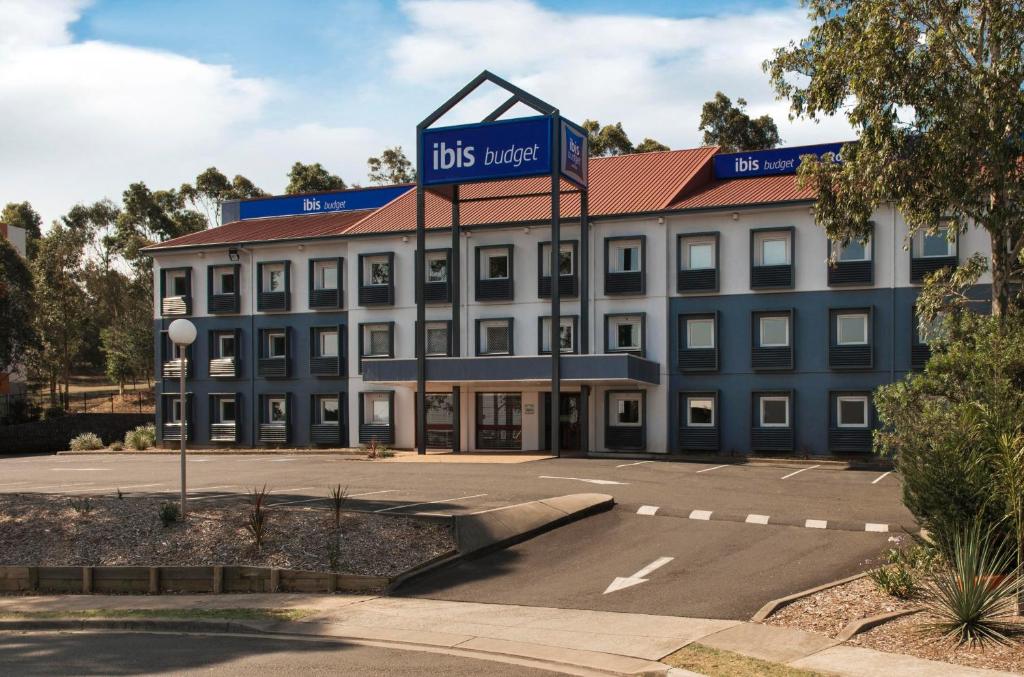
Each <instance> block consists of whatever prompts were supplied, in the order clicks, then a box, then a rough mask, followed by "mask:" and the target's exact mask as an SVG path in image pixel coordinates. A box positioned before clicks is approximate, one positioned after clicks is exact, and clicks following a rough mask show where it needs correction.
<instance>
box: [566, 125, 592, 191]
mask: <svg viewBox="0 0 1024 677" xmlns="http://www.w3.org/2000/svg"><path fill="white" fill-rule="evenodd" d="M561 127H562V129H561V136H562V138H561V143H562V148H561V154H562V156H561V163H560V165H559V167H560V169H561V172H562V175H563V176H565V177H566V178H568V179H569V180H571V181H573V182H574V183H576V184H577V185H578V186H582V187H583V188H586V187H587V156H588V155H589V147H588V145H587V132H586V130H585V129H583V128H582V127H578V126H576V125H574V124H572V123H571V122H569V121H567V120H562V121H561Z"/></svg>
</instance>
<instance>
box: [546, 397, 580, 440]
mask: <svg viewBox="0 0 1024 677" xmlns="http://www.w3.org/2000/svg"><path fill="white" fill-rule="evenodd" d="M541 411H543V412H545V413H549V412H551V393H550V392H547V393H544V407H543V409H541ZM558 411H559V417H558V447H559V449H561V450H562V451H580V427H581V416H580V394H579V393H562V395H561V397H560V398H559V407H558ZM549 415H550V414H549ZM542 427H543V429H544V450H545V451H549V450H550V449H551V428H552V426H550V425H544V426H542Z"/></svg>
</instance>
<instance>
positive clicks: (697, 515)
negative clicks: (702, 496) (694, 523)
mask: <svg viewBox="0 0 1024 677" xmlns="http://www.w3.org/2000/svg"><path fill="white" fill-rule="evenodd" d="M712 512H713V511H711V510H694V511H693V512H691V513H690V519H692V520H709V519H711V513H712Z"/></svg>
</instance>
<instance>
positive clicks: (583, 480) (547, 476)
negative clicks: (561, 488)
mask: <svg viewBox="0 0 1024 677" xmlns="http://www.w3.org/2000/svg"><path fill="white" fill-rule="evenodd" d="M538 479H542V480H575V481H576V482H587V483H588V484H629V482H616V481H614V480H590V479H586V478H585V477H552V476H551V475H539V476H538Z"/></svg>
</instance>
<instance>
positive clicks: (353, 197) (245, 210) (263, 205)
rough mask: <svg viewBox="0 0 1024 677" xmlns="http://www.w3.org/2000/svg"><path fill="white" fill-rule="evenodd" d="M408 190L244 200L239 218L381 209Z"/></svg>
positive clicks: (394, 188) (392, 188)
mask: <svg viewBox="0 0 1024 677" xmlns="http://www.w3.org/2000/svg"><path fill="white" fill-rule="evenodd" d="M410 189H411V186H383V187H381V188H358V189H355V190H341V191H335V192H331V193H317V194H315V195H285V196H282V197H273V198H267V199H260V200H244V201H242V202H239V203H238V218H239V219H259V218H263V217H267V216H295V215H299V214H321V213H324V212H352V211H356V210H359V209H376V208H377V207H383V206H384V205H386V204H387V203H389V202H391V201H392V200H394V199H395V198H396V197H398V196H399V195H401V194H403V193H405V192H406V191H408V190H410Z"/></svg>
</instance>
